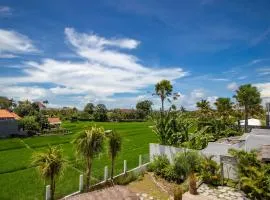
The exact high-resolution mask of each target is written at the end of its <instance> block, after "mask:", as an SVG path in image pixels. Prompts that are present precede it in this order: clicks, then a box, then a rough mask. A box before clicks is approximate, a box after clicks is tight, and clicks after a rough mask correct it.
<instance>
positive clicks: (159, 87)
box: [155, 80, 173, 114]
mask: <svg viewBox="0 0 270 200" xmlns="http://www.w3.org/2000/svg"><path fill="white" fill-rule="evenodd" d="M172 91H173V86H172V85H171V82H170V81H168V80H162V81H160V82H158V83H157V84H156V85H155V94H156V95H158V96H159V97H160V100H161V113H162V114H163V113H164V101H165V99H166V98H167V97H169V96H171V95H172Z"/></svg>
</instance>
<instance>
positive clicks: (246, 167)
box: [229, 149, 270, 200]
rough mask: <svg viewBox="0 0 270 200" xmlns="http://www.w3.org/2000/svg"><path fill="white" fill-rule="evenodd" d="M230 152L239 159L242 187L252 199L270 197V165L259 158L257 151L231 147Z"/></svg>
mask: <svg viewBox="0 0 270 200" xmlns="http://www.w3.org/2000/svg"><path fill="white" fill-rule="evenodd" d="M229 152H230V154H231V155H233V156H234V157H236V159H237V161H238V165H237V166H238V175H239V178H240V187H241V189H242V190H243V191H244V192H245V193H246V194H247V195H248V197H250V198H251V199H259V200H264V199H269V198H270V181H269V180H270V173H269V172H270V165H269V164H263V163H261V162H260V161H259V160H258V159H257V153H256V151H251V152H245V151H243V150H240V151H238V150H234V149H231V150H230V151H229Z"/></svg>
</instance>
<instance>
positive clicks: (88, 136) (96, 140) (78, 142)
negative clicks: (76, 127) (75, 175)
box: [73, 126, 105, 190]
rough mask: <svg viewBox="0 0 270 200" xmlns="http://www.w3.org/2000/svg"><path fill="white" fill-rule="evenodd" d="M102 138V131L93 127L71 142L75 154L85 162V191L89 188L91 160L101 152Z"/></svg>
mask: <svg viewBox="0 0 270 200" xmlns="http://www.w3.org/2000/svg"><path fill="white" fill-rule="evenodd" d="M104 138H105V133H104V129H103V128H99V127H96V126H93V127H91V128H89V129H87V130H84V131H83V132H81V133H79V134H78V135H77V136H76V138H75V140H74V141H73V144H74V145H75V148H76V152H77V154H78V155H79V156H81V157H83V158H84V159H85V160H86V190H89V186H90V181H91V170H92V163H93V158H94V157H95V156H96V155H98V154H99V153H100V152H101V151H102V150H103V143H104Z"/></svg>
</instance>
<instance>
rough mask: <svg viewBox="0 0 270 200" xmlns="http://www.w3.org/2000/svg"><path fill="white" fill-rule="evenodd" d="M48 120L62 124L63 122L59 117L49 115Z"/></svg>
mask: <svg viewBox="0 0 270 200" xmlns="http://www.w3.org/2000/svg"><path fill="white" fill-rule="evenodd" d="M48 121H49V123H50V124H60V123H62V122H61V120H60V119H59V118H58V117H49V118H48Z"/></svg>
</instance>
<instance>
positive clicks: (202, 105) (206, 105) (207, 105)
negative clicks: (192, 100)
mask: <svg viewBox="0 0 270 200" xmlns="http://www.w3.org/2000/svg"><path fill="white" fill-rule="evenodd" d="M196 105H197V108H199V109H200V110H210V102H209V101H207V100H206V99H202V100H201V101H199V102H197V103H196Z"/></svg>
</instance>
